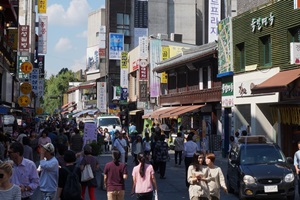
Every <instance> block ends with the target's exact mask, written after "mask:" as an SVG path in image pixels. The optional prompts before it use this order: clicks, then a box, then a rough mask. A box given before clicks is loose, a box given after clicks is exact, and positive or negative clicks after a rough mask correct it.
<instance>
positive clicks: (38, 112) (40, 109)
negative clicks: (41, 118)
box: [35, 108, 43, 115]
mask: <svg viewBox="0 0 300 200" xmlns="http://www.w3.org/2000/svg"><path fill="white" fill-rule="evenodd" d="M35 112H36V114H37V115H41V114H43V108H37V109H36V111H35Z"/></svg>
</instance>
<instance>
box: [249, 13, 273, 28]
mask: <svg viewBox="0 0 300 200" xmlns="http://www.w3.org/2000/svg"><path fill="white" fill-rule="evenodd" d="M274 19H275V17H274V15H273V13H272V12H271V13H270V15H269V16H267V17H264V18H262V17H258V18H252V21H251V27H252V32H255V30H256V29H257V30H259V31H261V30H262V27H263V26H265V27H267V26H273V24H274Z"/></svg>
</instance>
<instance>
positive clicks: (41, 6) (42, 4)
mask: <svg viewBox="0 0 300 200" xmlns="http://www.w3.org/2000/svg"><path fill="white" fill-rule="evenodd" d="M46 12H47V0H38V13H46Z"/></svg>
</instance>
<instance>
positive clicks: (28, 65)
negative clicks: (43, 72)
mask: <svg viewBox="0 0 300 200" xmlns="http://www.w3.org/2000/svg"><path fill="white" fill-rule="evenodd" d="M32 68H33V66H32V64H31V62H28V61H26V62H23V63H22V64H21V71H22V72H23V73H24V74H29V73H30V72H31V71H32Z"/></svg>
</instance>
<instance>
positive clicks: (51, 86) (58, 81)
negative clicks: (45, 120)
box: [41, 68, 78, 114]
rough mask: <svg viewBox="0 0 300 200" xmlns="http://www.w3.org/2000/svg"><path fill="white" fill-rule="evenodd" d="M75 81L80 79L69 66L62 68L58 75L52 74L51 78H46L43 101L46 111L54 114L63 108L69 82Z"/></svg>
mask: <svg viewBox="0 0 300 200" xmlns="http://www.w3.org/2000/svg"><path fill="white" fill-rule="evenodd" d="M74 81H78V80H77V79H76V78H75V74H74V72H72V71H71V70H68V69H67V68H63V69H61V70H60V72H59V73H58V74H57V75H56V76H54V75H51V76H50V78H49V79H45V89H44V91H45V92H44V96H43V100H42V101H41V102H42V105H41V106H42V108H43V109H44V111H45V112H47V113H51V114H52V113H54V112H55V110H57V109H60V108H61V106H62V99H63V94H65V93H66V92H67V90H68V88H69V82H74Z"/></svg>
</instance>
